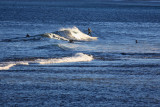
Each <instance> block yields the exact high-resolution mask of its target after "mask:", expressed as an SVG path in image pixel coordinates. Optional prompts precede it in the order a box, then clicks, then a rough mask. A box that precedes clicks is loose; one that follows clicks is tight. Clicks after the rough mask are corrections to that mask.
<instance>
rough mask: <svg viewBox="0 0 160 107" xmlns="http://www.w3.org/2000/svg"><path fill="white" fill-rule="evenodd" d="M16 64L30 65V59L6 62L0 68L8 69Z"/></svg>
mask: <svg viewBox="0 0 160 107" xmlns="http://www.w3.org/2000/svg"><path fill="white" fill-rule="evenodd" d="M15 65H29V61H17V62H5V63H3V64H0V70H8V69H10V68H11V67H13V66H15Z"/></svg>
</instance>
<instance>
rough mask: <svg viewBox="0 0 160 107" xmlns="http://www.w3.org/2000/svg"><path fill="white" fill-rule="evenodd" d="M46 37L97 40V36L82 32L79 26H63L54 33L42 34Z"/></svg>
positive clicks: (67, 39)
mask: <svg viewBox="0 0 160 107" xmlns="http://www.w3.org/2000/svg"><path fill="white" fill-rule="evenodd" d="M42 36H44V37H48V38H54V39H59V40H66V41H69V40H76V41H93V40H97V37H91V36H89V35H87V34H85V33H83V32H81V31H80V30H79V29H78V28H77V27H73V28H62V29H60V30H59V31H56V32H52V33H45V34H42Z"/></svg>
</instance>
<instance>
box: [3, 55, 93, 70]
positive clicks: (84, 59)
mask: <svg viewBox="0 0 160 107" xmlns="http://www.w3.org/2000/svg"><path fill="white" fill-rule="evenodd" d="M92 60H93V56H92V55H87V54H83V53H77V54H75V56H72V57H63V58H49V59H35V60H34V61H16V62H4V63H1V64H0V70H8V69H10V68H11V67H13V66H16V65H29V63H38V64H54V63H67V62H89V61H92Z"/></svg>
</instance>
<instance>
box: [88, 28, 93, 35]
mask: <svg viewBox="0 0 160 107" xmlns="http://www.w3.org/2000/svg"><path fill="white" fill-rule="evenodd" d="M91 32H92V31H91V29H90V28H88V35H91V36H92V34H91Z"/></svg>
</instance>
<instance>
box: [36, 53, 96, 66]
mask: <svg viewBox="0 0 160 107" xmlns="http://www.w3.org/2000/svg"><path fill="white" fill-rule="evenodd" d="M92 60H93V56H89V55H86V54H83V53H77V54H76V55H75V56H73V57H64V58H59V59H56V58H53V59H38V60H37V63H39V64H52V63H66V62H82V61H92Z"/></svg>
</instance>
